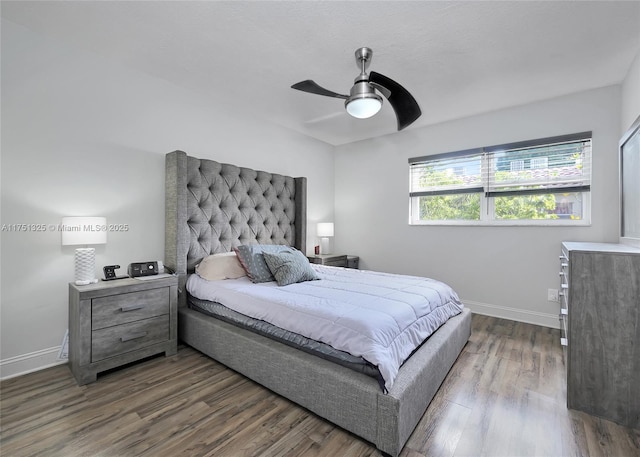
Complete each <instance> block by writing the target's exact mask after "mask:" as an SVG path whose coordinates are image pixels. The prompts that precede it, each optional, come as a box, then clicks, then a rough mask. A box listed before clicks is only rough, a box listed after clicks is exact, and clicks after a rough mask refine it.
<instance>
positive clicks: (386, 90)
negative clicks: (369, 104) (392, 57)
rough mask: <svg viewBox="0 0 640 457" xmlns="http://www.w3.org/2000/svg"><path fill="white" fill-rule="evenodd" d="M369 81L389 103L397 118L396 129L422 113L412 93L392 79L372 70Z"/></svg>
mask: <svg viewBox="0 0 640 457" xmlns="http://www.w3.org/2000/svg"><path fill="white" fill-rule="evenodd" d="M369 83H370V84H371V85H372V86H374V87H375V88H376V89H378V90H379V91H380V92H382V95H384V96H385V97H386V98H387V100H389V103H391V106H392V107H393V110H394V111H395V112H396V118H397V119H398V130H402V129H404V128H405V127H408V126H409V125H411V124H412V123H413V122H414V121H415V120H416V119H418V118H419V117H420V116H421V115H422V111H420V107H419V106H418V102H416V99H415V98H413V95H411V94H410V93H409V91H408V90H407V89H405V88H404V87H402V86H401V85H400V84H398V83H397V82H395V81H394V80H393V79H391V78H388V77H386V76H385V75H381V74H380V73H376V72H375V71H372V72H370V73H369ZM387 94H388V95H387Z"/></svg>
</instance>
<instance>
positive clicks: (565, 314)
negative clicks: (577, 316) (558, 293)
mask: <svg viewBox="0 0 640 457" xmlns="http://www.w3.org/2000/svg"><path fill="white" fill-rule="evenodd" d="M560 315H561V316H567V315H569V310H568V309H567V308H560Z"/></svg>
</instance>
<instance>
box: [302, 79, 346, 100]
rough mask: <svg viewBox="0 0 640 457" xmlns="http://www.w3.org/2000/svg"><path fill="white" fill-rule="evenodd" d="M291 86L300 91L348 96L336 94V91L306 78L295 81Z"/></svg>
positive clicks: (340, 95) (338, 96)
mask: <svg viewBox="0 0 640 457" xmlns="http://www.w3.org/2000/svg"><path fill="white" fill-rule="evenodd" d="M291 88H292V89H297V90H301V91H302V92H309V93H311V94H316V95H324V96H326V97H335V98H342V99H345V100H346V99H347V98H349V96H348V95H342V94H338V93H336V92H332V91H330V90H328V89H325V88H324V87H320V86H319V85H318V84H316V83H315V81H312V80H310V79H307V80H305V81H300V82H299V83H296V84H294V85H293V86H291Z"/></svg>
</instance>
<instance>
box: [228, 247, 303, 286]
mask: <svg viewBox="0 0 640 457" xmlns="http://www.w3.org/2000/svg"><path fill="white" fill-rule="evenodd" d="M233 250H234V251H235V252H236V255H237V256H238V260H240V264H241V265H242V267H243V268H244V269H245V271H246V272H247V276H249V279H251V281H252V282H255V283H260V282H269V281H275V278H274V277H273V274H271V270H269V267H268V266H267V264H266V263H265V261H264V257H263V254H264V253H265V252H268V253H273V254H275V253H277V252H281V251H293V250H294V249H293V248H292V247H289V246H284V245H281V244H243V245H241V246H238V247H236V248H233Z"/></svg>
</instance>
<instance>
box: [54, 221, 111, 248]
mask: <svg viewBox="0 0 640 457" xmlns="http://www.w3.org/2000/svg"><path fill="white" fill-rule="evenodd" d="M60 231H61V232H62V245H63V246H72V245H89V244H106V242H107V218H106V217H75V216H74V217H63V218H62V224H61V226H60Z"/></svg>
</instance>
